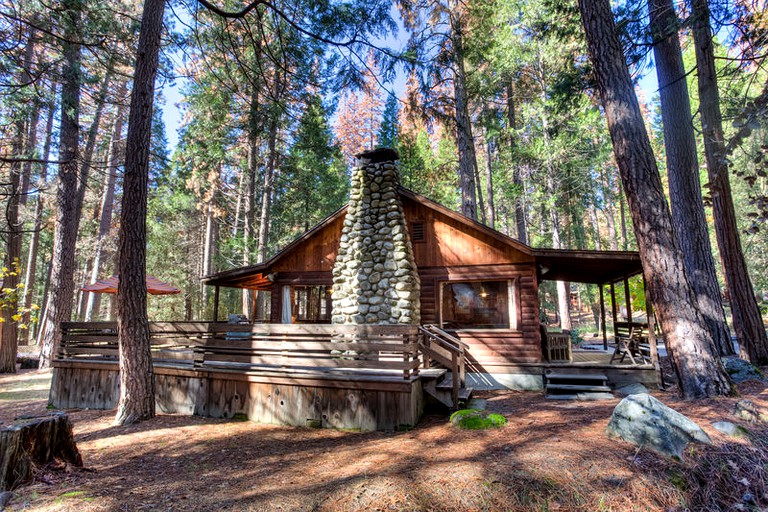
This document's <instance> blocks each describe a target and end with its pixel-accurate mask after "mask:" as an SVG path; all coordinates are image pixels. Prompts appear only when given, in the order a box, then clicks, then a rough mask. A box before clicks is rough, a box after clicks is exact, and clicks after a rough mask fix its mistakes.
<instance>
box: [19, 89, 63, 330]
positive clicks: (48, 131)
mask: <svg viewBox="0 0 768 512" xmlns="http://www.w3.org/2000/svg"><path fill="white" fill-rule="evenodd" d="M55 109H56V82H51V92H50V99H49V100H48V118H47V119H46V123H45V142H44V144H43V154H42V160H43V163H42V164H41V165H40V177H39V179H38V185H37V188H38V191H37V200H36V201H35V213H34V215H33V218H34V224H33V226H32V233H31V235H30V238H29V250H28V252H27V267H26V270H27V271H26V274H25V275H24V307H25V308H26V309H29V308H30V307H32V297H33V296H34V291H35V290H34V288H35V277H36V274H37V253H38V248H39V246H40V231H41V230H42V228H43V210H44V209H45V194H43V189H44V188H45V187H46V183H47V181H48V163H47V162H48V158H49V156H50V154H51V139H52V138H53V118H54V114H55ZM46 275H47V273H46ZM42 302H43V306H45V298H43V301H42ZM40 313H41V315H40V316H41V319H42V316H43V315H42V314H43V313H44V310H41V311H40ZM25 323H26V324H27V325H29V315H28V314H27V317H26V319H25ZM31 331H32V330H31V329H30V330H28V331H27V335H28V338H27V339H30V338H31V335H30V333H31Z"/></svg>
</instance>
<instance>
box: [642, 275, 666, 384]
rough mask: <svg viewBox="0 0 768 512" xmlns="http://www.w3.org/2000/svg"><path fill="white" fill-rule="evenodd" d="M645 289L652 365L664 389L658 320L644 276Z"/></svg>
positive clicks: (657, 380) (657, 381) (658, 382)
mask: <svg viewBox="0 0 768 512" xmlns="http://www.w3.org/2000/svg"><path fill="white" fill-rule="evenodd" d="M643 289H644V290H645V311H646V315H648V343H649V344H650V346H651V364H652V365H653V369H654V370H655V371H656V383H657V384H658V386H659V389H661V388H663V387H664V375H663V374H662V373H661V366H660V365H659V346H658V343H657V340H656V319H655V318H654V316H653V303H652V302H651V294H650V293H648V286H646V282H645V276H643Z"/></svg>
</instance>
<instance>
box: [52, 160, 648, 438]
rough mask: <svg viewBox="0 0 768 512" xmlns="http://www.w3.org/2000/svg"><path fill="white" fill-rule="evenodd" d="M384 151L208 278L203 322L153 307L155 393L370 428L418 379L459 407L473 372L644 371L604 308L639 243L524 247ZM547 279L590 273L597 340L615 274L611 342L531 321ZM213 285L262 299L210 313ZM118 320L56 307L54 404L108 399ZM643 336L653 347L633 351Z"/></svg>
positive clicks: (633, 271) (400, 403)
mask: <svg viewBox="0 0 768 512" xmlns="http://www.w3.org/2000/svg"><path fill="white" fill-rule="evenodd" d="M396 158H397V154H396V153H395V152H394V151H392V150H375V151H372V152H367V153H363V154H362V155H361V162H360V165H359V166H358V167H357V168H356V169H355V170H354V171H353V175H352V190H351V193H350V201H349V204H348V205H347V206H345V207H344V208H342V209H340V210H338V211H336V212H334V213H333V214H332V215H330V216H329V217H328V218H326V219H325V220H323V221H322V222H320V223H319V224H318V225H316V226H315V227H314V228H312V229H310V230H309V231H307V232H306V233H305V234H304V235H302V236H300V237H299V238H297V239H296V240H295V241H294V242H292V243H290V244H289V245H288V246H286V247H285V248H283V249H282V250H281V251H279V252H278V253H277V254H275V255H274V256H273V257H272V258H270V259H269V260H268V261H265V262H262V263H259V264H256V265H250V266H246V267H242V268H236V269H231V270H227V271H224V272H219V273H217V274H214V275H210V276H207V277H205V278H203V282H204V283H205V284H206V285H209V286H212V287H214V289H215V293H214V297H215V299H214V304H215V305H214V318H213V321H209V322H202V321H201V322H155V323H151V324H150V338H151V355H152V361H153V372H152V374H153V378H154V380H155V399H156V404H157V407H158V409H159V410H161V411H163V412H168V413H181V414H196V415H202V416H212V417H220V418H232V417H236V416H240V415H242V416H245V417H247V418H249V419H251V420H254V421H259V422H265V423H278V424H287V425H300V426H304V425H307V426H321V427H334V428H346V429H361V430H377V429H379V430H381V429H393V428H401V427H404V426H412V425H414V424H415V423H416V422H417V421H418V420H419V417H420V416H421V414H422V412H423V410H424V406H425V402H426V401H427V400H428V395H429V396H431V397H432V398H434V399H435V400H437V401H439V402H442V403H443V404H445V405H446V406H448V407H453V408H455V407H458V406H459V403H460V402H461V401H462V400H463V399H466V398H467V397H468V396H469V394H470V393H471V389H472V388H474V389H499V388H510V389H527V390H542V389H545V390H546V392H547V396H552V397H553V398H557V397H560V398H562V397H566V396H568V397H570V396H576V397H579V395H578V394H576V395H574V390H576V389H581V390H583V391H586V392H594V391H598V392H601V391H602V392H605V391H610V390H611V386H612V387H617V386H620V385H622V384H625V383H630V382H643V383H646V384H655V383H656V379H657V376H658V372H657V369H658V354H657V351H656V346H655V337H654V335H653V332H654V329H653V326H652V324H651V325H649V326H643V325H641V324H637V323H634V322H633V321H632V312H631V309H630V308H629V307H628V311H627V321H626V322H619V321H616V320H618V316H617V315H618V312H617V310H616V300H615V289H614V284H615V283H618V282H622V281H623V283H624V292H625V300H626V303H627V305H628V306H629V304H630V303H629V292H628V290H629V287H628V284H627V283H628V281H627V279H628V278H629V277H630V276H633V275H637V274H639V273H641V270H642V267H641V265H640V258H639V256H638V254H637V253H634V252H599V251H568V250H553V249H534V248H531V247H529V246H527V245H525V244H522V243H520V242H519V241H517V240H514V239H513V238H510V237H509V236H506V235H504V234H502V233H500V232H498V231H496V230H494V229H492V228H490V227H488V226H485V225H483V224H480V223H478V222H475V221H473V220H471V219H469V218H467V217H465V216H463V215H461V214H458V213H456V212H454V211H452V210H450V209H448V208H446V207H444V206H442V205H440V204H438V203H435V202H434V201H431V200H429V199H427V198H425V197H423V196H421V195H419V194H416V193H414V192H412V191H410V190H407V189H405V188H403V187H400V186H399V185H398V176H397V166H396V164H395V162H394V161H395V160H396ZM550 279H551V280H563V281H570V282H586V283H596V284H599V285H601V286H600V287H599V289H600V296H601V305H603V307H602V308H601V309H602V329H603V343H604V348H607V337H606V332H605V325H606V322H605V307H604V301H603V300H602V299H603V289H604V287H603V286H602V285H604V284H608V285H610V293H611V298H612V299H613V300H612V301H611V303H612V305H613V311H612V313H613V318H614V319H615V320H614V330H615V334H619V331H621V334H622V336H621V337H617V339H620V340H621V346H620V347H619V346H617V349H618V350H616V351H614V352H610V351H605V352H600V353H597V352H593V353H583V354H579V353H577V352H576V351H572V350H571V349H572V347H571V339H570V335H568V334H553V333H549V332H547V331H546V330H545V329H542V325H541V324H540V321H539V292H538V289H539V286H540V283H541V282H542V281H544V280H550ZM222 287H224V288H232V289H247V290H252V291H254V292H256V293H257V295H259V296H260V299H261V300H257V301H254V303H255V304H268V307H266V308H264V309H263V310H262V311H259V308H258V307H254V308H253V312H252V313H251V315H250V318H240V317H241V315H231V316H234V317H235V319H234V320H235V321H234V322H233V321H232V319H230V320H229V321H222V319H221V318H219V316H220V315H219V296H220V293H219V292H220V289H221V288H222ZM647 302H648V303H650V301H647ZM652 318H653V315H652V314H651V313H650V312H648V320H649V321H652ZM240 320H242V321H240ZM117 328H118V327H117V324H116V323H115V322H87V323H79V322H64V323H63V324H62V343H61V346H60V347H59V348H58V350H57V352H56V356H55V358H54V361H53V366H54V372H53V378H52V384H51V392H50V403H51V404H52V405H53V406H55V407H60V408H84V407H87V408H95V409H110V408H113V407H115V406H116V403H117V397H118V396H119V389H118V388H119V378H118V376H119V368H118V356H117V338H118V336H117ZM643 329H645V330H643ZM643 333H645V334H643ZM642 340H648V341H649V342H650V343H649V344H650V354H649V355H650V357H649V358H648V359H646V358H644V357H642V358H641V359H640V360H639V361H638V359H637V358H638V357H641V355H642V354H638V353H637V351H636V349H637V347H638V346H639V345H640V344H641V343H640V342H641V341H642ZM627 356H628V358H629V359H628V361H625V359H626V357H627Z"/></svg>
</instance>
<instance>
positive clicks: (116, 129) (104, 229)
mask: <svg viewBox="0 0 768 512" xmlns="http://www.w3.org/2000/svg"><path fill="white" fill-rule="evenodd" d="M127 92H128V84H126V83H125V82H122V83H121V84H120V86H119V87H118V90H117V98H118V101H122V98H125V95H126V94H127ZM125 110H126V108H125V105H124V104H123V103H120V104H119V105H118V107H117V113H116V114H115V122H114V124H113V125H112V140H111V141H110V145H109V167H108V169H107V172H106V173H105V174H104V188H103V191H102V195H101V205H100V206H99V229H98V232H97V233H96V254H94V256H93V263H92V265H91V281H96V280H97V279H98V278H99V274H100V273H101V262H102V258H103V253H104V241H105V239H106V238H107V236H109V232H110V230H111V228H112V212H113V211H114V207H115V184H116V182H117V169H118V167H119V166H120V162H122V161H124V160H123V159H124V158H125V153H124V151H123V142H124V141H123V124H124V123H125ZM100 305H101V294H99V293H91V294H89V297H88V305H87V306H86V309H85V321H86V322H90V321H91V320H92V319H93V315H94V312H96V313H98V311H99V307H100Z"/></svg>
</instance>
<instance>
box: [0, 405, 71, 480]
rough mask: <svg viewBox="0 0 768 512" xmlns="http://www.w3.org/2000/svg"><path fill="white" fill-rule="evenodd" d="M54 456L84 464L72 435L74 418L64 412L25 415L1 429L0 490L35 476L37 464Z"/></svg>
mask: <svg viewBox="0 0 768 512" xmlns="http://www.w3.org/2000/svg"><path fill="white" fill-rule="evenodd" d="M54 459H60V460H63V461H65V462H69V463H71V464H74V465H75V466H82V465H83V460H82V458H81V457H80V452H79V451H78V449H77V445H76V444H75V438H74V436H73V435H72V422H71V421H69V417H68V416H67V415H66V414H65V413H63V412H56V413H53V414H50V415H46V416H41V417H36V418H22V419H18V420H16V421H15V422H14V423H13V424H12V425H10V426H7V427H3V428H2V429H0V491H7V490H10V489H13V488H14V487H18V486H19V485H21V484H23V483H24V482H27V481H29V480H30V479H31V478H32V474H33V471H34V470H35V468H37V467H40V466H44V465H45V464H48V463H49V462H52V461H53V460H54Z"/></svg>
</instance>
